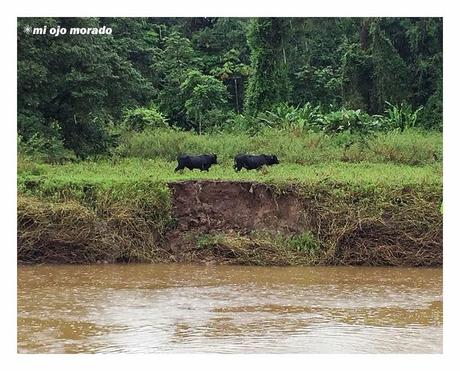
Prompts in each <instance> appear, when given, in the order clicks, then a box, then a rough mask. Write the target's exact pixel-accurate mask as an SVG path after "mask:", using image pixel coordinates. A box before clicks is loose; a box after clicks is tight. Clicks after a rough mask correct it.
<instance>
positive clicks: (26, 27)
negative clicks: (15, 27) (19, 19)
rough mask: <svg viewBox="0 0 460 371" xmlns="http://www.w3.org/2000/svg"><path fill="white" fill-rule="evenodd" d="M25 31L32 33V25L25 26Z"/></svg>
mask: <svg viewBox="0 0 460 371" xmlns="http://www.w3.org/2000/svg"><path fill="white" fill-rule="evenodd" d="M24 32H25V33H31V32H32V27H30V26H25V27H24Z"/></svg>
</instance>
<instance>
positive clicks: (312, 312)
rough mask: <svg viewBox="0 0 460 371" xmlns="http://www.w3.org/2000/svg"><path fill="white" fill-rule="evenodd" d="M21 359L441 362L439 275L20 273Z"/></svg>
mask: <svg viewBox="0 0 460 371" xmlns="http://www.w3.org/2000/svg"><path fill="white" fill-rule="evenodd" d="M18 352H19V353H97V352H102V353H107V352H128V353H138V352H142V353H152V352H226V353H227V352H238V353H241V352H244V353H247V352H251V353H254V352H276V353H439V352H442V270H441V269H426V268H404V269H401V268H351V267H314V268H307V267H295V268H291V267H289V268H284V267H280V268H274V267H267V268H266V267H242V266H196V265H174V264H172V265H171V264H169V265H93V266H46V265H45V266H34V267H19V268H18Z"/></svg>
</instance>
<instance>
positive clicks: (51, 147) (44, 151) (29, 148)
mask: <svg viewBox="0 0 460 371" xmlns="http://www.w3.org/2000/svg"><path fill="white" fill-rule="evenodd" d="M49 133H50V134H49V135H47V136H45V134H43V133H42V132H36V133H35V134H33V135H32V136H31V137H30V138H29V139H28V140H25V139H24V138H23V137H22V136H21V135H18V138H17V148H18V154H19V156H20V157H28V158H31V159H33V160H35V161H38V162H46V163H62V162H65V161H73V160H75V159H76V156H75V153H74V152H73V151H72V150H70V149H67V148H65V147H64V143H63V141H62V139H61V128H60V126H59V124H58V123H57V122H52V123H51V124H50V125H49Z"/></svg>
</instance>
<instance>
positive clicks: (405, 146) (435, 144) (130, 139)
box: [116, 129, 442, 165]
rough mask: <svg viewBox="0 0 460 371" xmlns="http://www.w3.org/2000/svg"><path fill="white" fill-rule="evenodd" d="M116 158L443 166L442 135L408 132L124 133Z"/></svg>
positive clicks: (155, 131)
mask: <svg viewBox="0 0 460 371" xmlns="http://www.w3.org/2000/svg"><path fill="white" fill-rule="evenodd" d="M116 153H117V154H118V155H119V156H121V157H137V158H144V159H164V160H167V161H173V160H175V159H176V157H177V155H178V154H181V153H191V154H199V153H216V154H217V155H218V158H219V159H221V160H230V159H232V158H233V157H234V156H235V155H236V154H238V153H265V154H276V155H277V156H278V157H279V158H280V159H281V160H282V161H283V162H284V163H296V164H302V165H311V164H319V163H327V162H338V161H344V162H361V161H366V162H374V163H394V164H407V165H422V164H431V163H436V162H440V161H442V134H441V133H439V132H426V131H420V130H416V129H410V130H406V131H404V132H402V133H401V132H397V131H394V132H387V133H378V134H376V135H375V136H367V137H360V136H358V135H351V134H350V133H348V132H345V133H341V134H335V135H326V134H323V133H314V132H302V131H301V132H296V131H295V130H292V131H287V130H277V129H265V130H262V131H261V132H260V133H259V134H257V135H254V136H251V135H249V134H247V133H241V134H234V133H214V134H206V135H197V134H194V133H191V132H185V131H175V130H170V129H169V130H168V129H156V130H152V131H146V132H142V133H129V134H125V135H124V136H123V137H122V139H121V144H120V146H119V147H118V148H117V150H116Z"/></svg>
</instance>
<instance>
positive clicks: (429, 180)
mask: <svg viewBox="0 0 460 371" xmlns="http://www.w3.org/2000/svg"><path fill="white" fill-rule="evenodd" d="M175 166H176V163H175V162H168V161H164V160H142V159H123V160H118V161H112V160H103V161H97V162H92V161H84V162H79V163H70V164H65V165H49V164H28V165H23V166H22V167H20V168H19V169H18V186H19V189H20V190H25V189H26V188H27V187H26V185H27V184H28V183H31V182H32V183H37V184H38V185H39V188H41V189H43V190H45V189H47V188H52V187H61V186H66V185H67V186H70V185H74V186H81V185H88V184H93V185H98V186H101V187H104V186H106V187H112V186H117V185H122V184H134V183H143V182H148V183H154V182H172V181H180V180H194V179H213V180H235V181H236V180H239V181H258V182H264V183H270V184H289V183H301V184H315V183H319V182H328V183H337V184H347V185H355V186H361V187H368V186H384V187H385V186H390V187H395V186H396V187H402V186H406V185H427V186H440V185H441V184H442V166H441V164H432V165H424V166H408V165H396V164H391V163H388V164H376V163H367V162H364V163H343V162H335V163H325V164H315V165H310V166H308V165H299V164H292V163H288V164H279V165H275V166H271V167H267V168H263V169H262V170H260V171H254V170H252V171H246V170H241V171H240V172H236V171H235V170H234V169H233V168H232V163H231V162H230V161H225V162H221V163H220V164H218V165H214V166H213V167H211V169H210V170H209V172H201V171H199V170H193V171H190V170H187V169H185V170H184V171H183V172H182V173H180V172H174V168H175Z"/></svg>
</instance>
